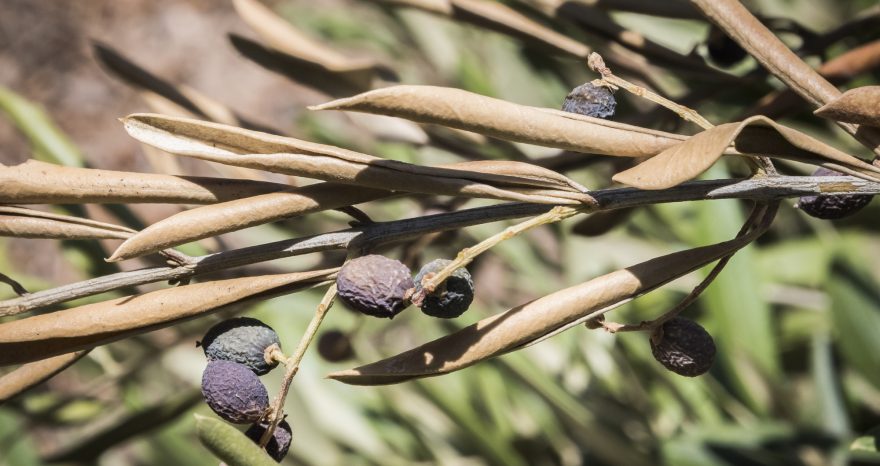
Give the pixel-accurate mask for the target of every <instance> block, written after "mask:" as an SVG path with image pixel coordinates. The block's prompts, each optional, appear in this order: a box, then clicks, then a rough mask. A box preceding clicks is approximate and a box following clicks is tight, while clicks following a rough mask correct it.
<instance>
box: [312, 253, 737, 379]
mask: <svg viewBox="0 0 880 466" xmlns="http://www.w3.org/2000/svg"><path fill="white" fill-rule="evenodd" d="M748 241H749V239H745V238H739V239H734V240H731V241H726V242H723V243H717V244H713V245H710V246H704V247H699V248H694V249H689V250H686V251H680V252H676V253H672V254H668V255H665V256H661V257H657V258H654V259H651V260H649V261H646V262H642V263H640V264H637V265H634V266H631V267H628V268H625V269H621V270H617V271H615V272H611V273H609V274H606V275H603V276H600V277H597V278H594V279H592V280H589V281H587V282H584V283H582V284H580V285H575V286H573V287H570V288H566V289H564V290H560V291H557V292H555V293H552V294H549V295H547V296H544V297H542V298H538V299H536V300H534V301H532V302H529V303H526V304H523V305H520V306H517V307H514V308H512V309H510V310H508V311H506V312H502V313H500V314H496V315H494V316H492V317H488V318H486V319H483V320H481V321H479V322H477V323H475V324H473V325H471V326H469V327H466V328H464V329H462V330H460V331H458V332H455V333H453V334H451V335H447V336H445V337H442V338H439V339H437V340H434V341H431V342H429V343H426V344H424V345H422V346H419V347H417V348H413V349H411V350H409V351H406V352H404V353H401V354H398V355H396V356H392V357H390V358H387V359H383V360H381V361H377V362H374V363H371V364H367V365H365V366H361V367H358V368H355V369H349V370H346V371H341V372H334V373H331V374H329V375H328V377H329V378H331V379H335V380H339V381H341V382H344V383H347V384H352V385H383V384H393V383H400V382H404V381H407V380H411V379H415V378H421V377H431V376H437V375H442V374H447V373H450V372H454V371H457V370H459V369H464V368H465V367H468V366H470V365H473V364H476V363H478V362H480V361H483V360H485V359H489V358H492V357H495V356H498V355H501V354H504V353H506V352H509V351H513V350H516V349H518V348H520V347H522V346H523V345H526V344H528V343H529V342H531V341H534V340H536V339H539V338H541V337H543V336H544V335H547V334H549V333H553V332H554V331H556V330H557V329H560V328H562V327H565V326H566V324H569V323H571V322H573V321H576V320H578V319H580V318H583V317H587V316H589V315H590V314H593V313H597V312H598V311H603V312H604V311H606V310H608V309H609V308H612V307H614V306H616V305H619V304H620V303H622V302H625V301H628V300H630V299H632V298H634V297H637V296H639V295H641V294H644V293H647V292H648V291H651V290H653V289H655V288H657V287H659V286H662V285H663V284H665V283H667V282H669V281H672V280H674V279H676V278H678V277H681V276H682V275H685V274H687V273H689V272H691V271H693V270H696V269H697V268H699V267H702V266H703V265H706V264H708V263H710V262H712V261H715V260H717V259H719V258H720V257H723V256H725V255H727V254H729V253H731V252H733V251H736V250H737V249H739V248H740V247H742V246H744V245H746V244H748Z"/></svg>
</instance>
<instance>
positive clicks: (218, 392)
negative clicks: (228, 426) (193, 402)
mask: <svg viewBox="0 0 880 466" xmlns="http://www.w3.org/2000/svg"><path fill="white" fill-rule="evenodd" d="M202 395H204V396H205V401H206V402H207V403H208V406H209V407H210V408H211V409H212V410H214V412H215V413H217V415H218V416H220V417H222V418H223V419H225V420H227V421H229V422H231V423H233V424H247V423H249V422H256V421H258V420H259V419H260V417H262V416H263V413H264V412H265V411H266V410H267V409H269V392H267V391H266V387H264V386H263V383H262V382H260V379H259V377H257V375H256V374H254V373H253V371H251V370H250V368H249V367H247V366H245V365H244V364H239V363H237V362H232V361H209V362H208V367H206V368H205V372H204V373H202Z"/></svg>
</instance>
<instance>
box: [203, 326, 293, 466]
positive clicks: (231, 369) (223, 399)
mask: <svg viewBox="0 0 880 466" xmlns="http://www.w3.org/2000/svg"><path fill="white" fill-rule="evenodd" d="M200 344H201V346H202V348H203V349H204V351H205V356H206V357H207V358H208V365H207V366H206V367H205V372H204V373H203V374H202V394H203V395H204V397H205V401H206V402H207V404H208V406H209V407H210V408H211V409H212V410H213V411H214V412H215V413H217V415H218V416H220V417H221V418H223V419H224V420H226V421H228V422H231V423H233V424H251V423H252V424H253V425H252V426H251V427H250V428H249V429H248V430H247V431H246V432H245V435H247V436H248V437H249V438H250V439H252V440H253V441H254V442H255V443H258V442H259V441H260V438H261V437H262V435H263V433H264V432H265V431H266V429H267V428H268V423H267V422H266V420H265V415H266V413H267V412H268V410H269V393H268V392H267V390H266V387H265V386H264V385H263V383H262V382H261V381H260V378H259V376H261V375H265V374H267V373H268V372H269V371H271V370H272V369H273V368H275V366H277V365H278V359H277V358H276V355H278V354H281V353H280V352H281V341H280V340H279V339H278V334H277V333H275V330H273V329H272V328H271V327H269V326H268V325H266V324H264V323H263V322H261V321H259V320H257V319H253V318H250V317H236V318H233V319H229V320H224V321H223V322H220V323H218V324H217V325H215V326H213V327H211V328H210V329H209V330H208V332H207V333H206V334H205V336H204V338H203V339H202V341H201V343H200ZM291 439H292V430H291V428H290V424H288V423H287V421H282V422H281V423H280V424H278V427H277V428H276V429H275V432H274V433H273V435H272V438H271V439H270V440H269V443H268V444H267V445H266V452H267V453H268V454H269V456H271V457H272V458H273V459H275V461H278V462H281V460H282V459H283V458H284V456H285V455H287V450H288V449H289V448H290V441H291Z"/></svg>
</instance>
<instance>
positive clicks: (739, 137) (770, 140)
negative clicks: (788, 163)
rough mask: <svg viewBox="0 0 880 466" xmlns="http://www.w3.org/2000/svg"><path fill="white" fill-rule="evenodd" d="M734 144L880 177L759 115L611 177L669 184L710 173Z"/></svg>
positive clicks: (653, 185) (646, 185)
mask: <svg viewBox="0 0 880 466" xmlns="http://www.w3.org/2000/svg"><path fill="white" fill-rule="evenodd" d="M734 142H735V144H736V148H737V149H738V150H740V151H741V152H742V153H757V154H772V156H774V157H780V158H789V159H794V160H801V161H806V162H811V163H820V164H822V163H832V164H834V165H843V166H844V167H848V168H849V169H850V170H849V173H851V174H854V175H856V176H861V177H863V178H867V179H870V180H880V177H878V173H880V169H877V168H876V167H874V166H873V165H871V164H869V163H866V162H864V161H862V160H859V159H857V158H855V157H853V156H851V155H848V154H846V153H843V152H841V151H839V150H837V149H835V148H833V147H831V146H829V145H827V144H825V143H823V142H821V141H819V140H817V139H814V138H812V137H811V136H808V135H806V134H804V133H801V132H800V131H797V130H794V129H792V128H788V127H785V126H782V125H780V124H778V123H776V122H774V121H773V120H770V119H769V118H767V117H764V116H761V115H758V116H753V117H751V118H747V119H745V120H743V121H740V122H734V123H726V124H723V125H718V126H716V127H714V128H710V129H707V130H705V131H703V132H701V133H698V134H696V135H694V136H691V137H690V138H689V139H688V140H687V141H685V142H682V143H680V144H678V145H675V146H673V147H670V148H668V149H666V150H664V151H663V152H661V153H660V154H658V155H656V156H654V157H651V158H650V159H648V160H646V161H645V162H642V163H640V164H639V165H636V166H635V167H633V168H630V169H628V170H624V171H622V172H620V173H618V174H616V175H614V177H613V178H612V179H613V180H614V181H617V182H619V183H623V184H627V185H630V186H634V187H637V188H640V189H667V188H671V187H673V186H675V185H678V184H680V183H683V182H685V181H688V180H690V179H693V178H695V177H697V176H698V175H700V174H701V173H703V172H704V171H706V170H707V169H708V168H709V167H711V166H712V165H713V164H714V163H715V162H716V161H717V160H718V159H719V158H720V157H721V156H722V155H724V151H725V150H726V149H727V148H728V147H729V146H730V144H731V143H734ZM853 172H855V173H853Z"/></svg>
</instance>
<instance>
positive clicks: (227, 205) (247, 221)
mask: <svg viewBox="0 0 880 466" xmlns="http://www.w3.org/2000/svg"><path fill="white" fill-rule="evenodd" d="M391 194H392V193H391V192H389V191H383V190H378V189H368V188H362V187H359V186H350V185H340V184H337V183H319V184H315V185H311V186H307V187H304V188H300V189H297V190H290V191H282V192H277V193H269V194H263V195H260V196H253V197H248V198H244V199H236V200H233V201H228V202H222V203H218V204H212V205H207V206H203V207H199V208H196V209H191V210H185V211H183V212H179V213H177V214H174V215H172V216H170V217H168V218H166V219H163V220H160V221H159V222H156V223H154V224H152V225H150V226H149V227H147V228H145V229H143V230H141V231H140V232H138V233H137V234H135V235H134V236H132V237H131V238H129V239H128V240H127V241H125V242H124V243H122V244H121V245H119V247H118V248H117V249H116V251H114V252H113V255H111V256H110V258H109V259H107V260H108V261H110V262H116V261H121V260H126V259H130V258H132V257H138V256H142V255H144V254H149V253H151V252H156V251H160V250H162V249H165V248H169V247H173V246H177V245H180V244H185V243H189V242H191V241H195V240H197V239H202V238H207V237H209V236H216V235H220V234H223V233H228V232H230V231H236V230H241V229H244V228H249V227H252V226H256V225H261V224H264V223H269V222H274V221H277V220H281V219H284V218H289V217H294V216H297V215H304V214H307V213H311V212H318V211H323V210H328V209H335V208H339V207H344V206H349V205H354V204H360V203H362V202H367V201H371V200H374V199H380V198H383V197H388V196H390V195H391Z"/></svg>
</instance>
